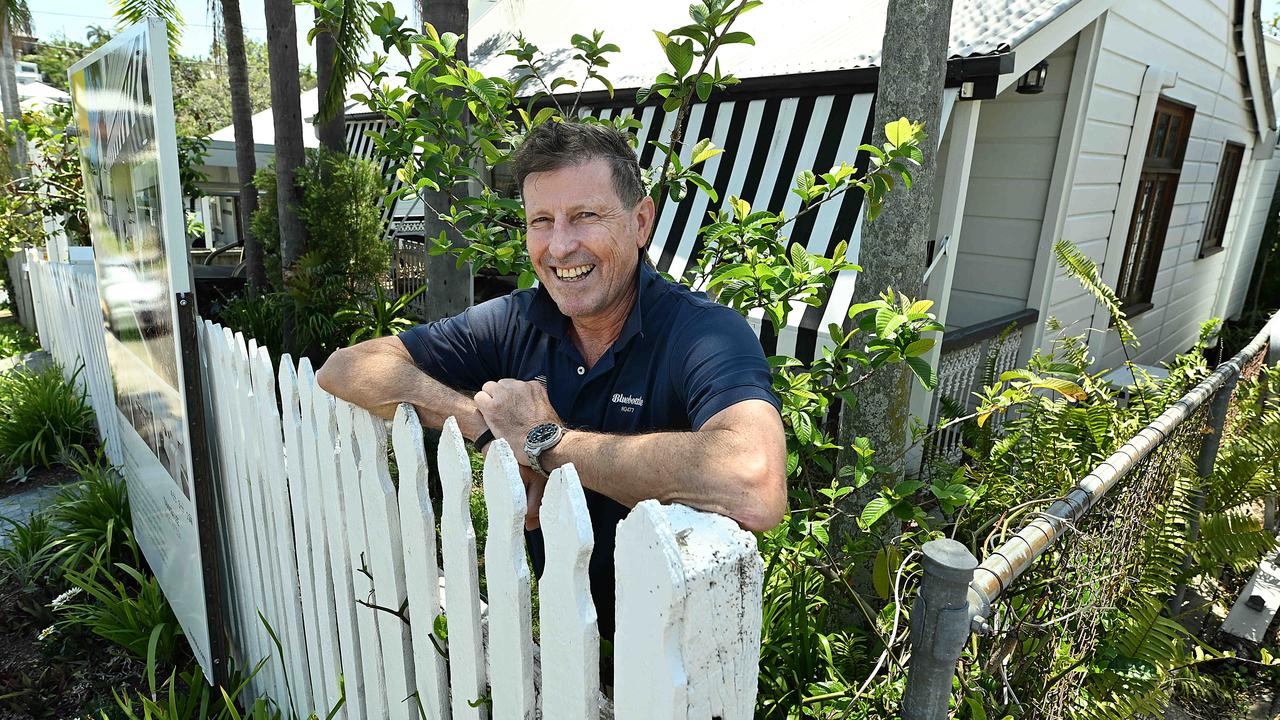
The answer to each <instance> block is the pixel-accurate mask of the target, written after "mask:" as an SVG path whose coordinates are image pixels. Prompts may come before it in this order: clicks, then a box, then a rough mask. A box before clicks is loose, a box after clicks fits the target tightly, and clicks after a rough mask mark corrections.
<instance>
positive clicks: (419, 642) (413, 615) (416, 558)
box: [391, 405, 449, 720]
mask: <svg viewBox="0 0 1280 720" xmlns="http://www.w3.org/2000/svg"><path fill="white" fill-rule="evenodd" d="M391 444H392V447H393V449H394V451H395V458H396V470H397V473H398V476H399V480H400V497H399V503H400V531H401V537H402V538H403V549H404V566H405V592H406V595H407V597H408V600H409V617H410V619H411V621H412V622H411V624H410V628H409V630H410V636H411V638H412V642H413V670H414V680H415V685H416V687H417V702H418V705H419V707H420V709H421V712H422V716H423V717H425V718H426V720H449V703H448V698H449V680H448V670H447V669H446V667H445V658H444V656H443V655H442V654H441V653H440V651H439V650H437V647H438V645H437V644H438V643H439V642H440V641H439V638H436V637H435V636H434V632H435V620H436V617H438V616H439V615H440V567H439V563H438V562H437V561H436V550H437V544H436V528H435V525H436V514H435V511H434V510H433V509H432V507H431V496H430V492H429V490H428V484H427V457H426V451H425V447H424V436H423V432H422V424H421V423H420V422H418V416H417V413H415V412H414V410H413V406H411V405H401V406H400V407H399V408H397V409H396V416H395V420H394V422H393V425H392V431H391Z"/></svg>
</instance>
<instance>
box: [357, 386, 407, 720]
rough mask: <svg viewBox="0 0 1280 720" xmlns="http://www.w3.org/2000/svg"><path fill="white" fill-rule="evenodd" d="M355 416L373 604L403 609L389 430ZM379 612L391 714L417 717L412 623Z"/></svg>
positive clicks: (364, 415) (365, 415)
mask: <svg viewBox="0 0 1280 720" xmlns="http://www.w3.org/2000/svg"><path fill="white" fill-rule="evenodd" d="M352 416H353V420H354V425H355V436H356V443H357V445H358V447H359V449H360V491H361V496H362V498H363V500H364V513H365V528H366V530H367V531H368V537H369V563H370V565H371V567H372V571H373V599H372V604H375V605H378V606H380V607H383V608H386V609H387V610H390V611H392V612H398V611H399V610H400V609H401V607H403V603H404V602H405V587H404V558H403V555H402V551H401V546H400V512H399V508H397V506H396V489H395V486H394V485H392V483H391V472H390V470H389V469H388V467H387V431H386V427H385V426H384V425H383V423H382V421H381V420H379V419H378V418H375V417H374V416H373V415H371V414H370V413H369V412H368V411H366V410H363V409H360V408H355V409H353V410H352ZM376 617H377V621H378V637H379V638H380V639H381V641H382V666H383V669H384V672H385V673H386V682H387V704H388V706H389V707H388V710H389V713H388V717H390V718H393V719H394V720H412V718H414V717H416V715H417V711H416V709H415V708H414V706H413V703H412V701H411V700H410V699H409V695H411V694H412V693H413V684H414V683H413V651H412V649H411V648H410V647H409V626H408V625H406V624H405V623H404V621H403V620H401V619H400V618H399V617H398V616H396V615H393V614H391V612H386V611H382V610H379V611H376Z"/></svg>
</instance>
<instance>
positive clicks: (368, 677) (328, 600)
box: [27, 257, 762, 720]
mask: <svg viewBox="0 0 1280 720" xmlns="http://www.w3.org/2000/svg"><path fill="white" fill-rule="evenodd" d="M27 266H28V268H29V274H30V285H31V288H32V290H31V292H32V304H33V311H34V314H35V316H36V320H37V324H38V328H39V333H40V338H41V342H42V344H43V345H44V346H45V347H46V348H47V349H49V350H50V352H51V354H52V355H53V357H54V358H55V359H56V360H57V361H58V362H59V363H60V364H61V365H62V366H63V368H64V370H65V371H67V374H68V377H71V375H72V372H74V368H76V367H77V366H79V365H81V364H83V366H84V367H83V370H82V371H81V373H80V375H79V376H78V379H77V383H78V384H79V386H80V387H81V388H82V389H84V390H85V392H86V395H87V397H88V398H89V400H90V402H91V403H92V405H93V407H94V409H95V411H96V412H97V413H98V418H99V430H100V432H101V433H102V436H103V441H104V444H105V445H106V446H107V447H108V454H109V455H111V456H112V458H113V460H114V459H117V458H119V457H120V456H119V455H118V454H115V453H116V452H117V450H116V449H113V448H116V447H117V446H116V445H115V444H116V443H117V442H118V438H117V434H116V433H117V430H116V428H115V426H114V423H115V418H116V413H115V411H114V406H115V397H114V387H113V386H112V384H111V373H110V367H109V365H108V363H107V358H106V350H105V344H104V342H103V340H102V336H103V332H102V330H103V319H102V316H101V311H100V309H99V304H98V302H97V289H96V286H95V283H94V279H93V275H92V272H91V270H92V266H88V270H89V271H90V272H88V273H86V268H85V267H72V266H71V265H68V264H66V263H48V262H44V261H42V260H39V259H38V258H35V257H29V258H28V263H27ZM68 309H69V310H70V312H69V313H68ZM68 315H69V316H70V318H71V321H70V322H67V321H66V318H67V317H68ZM197 336H198V340H199V351H200V368H201V370H202V371H203V377H202V383H203V388H204V390H205V402H206V409H207V412H208V417H207V421H206V424H207V432H208V435H209V437H208V442H209V448H210V452H211V453H212V458H211V466H212V470H213V478H212V481H213V488H212V495H213V499H214V505H215V507H214V518H213V522H214V525H215V528H216V531H217V532H216V536H217V545H218V547H217V548H216V549H214V552H215V553H216V555H217V557H218V561H219V567H220V569H221V573H222V576H223V577H222V589H223V594H222V602H223V605H224V607H223V615H224V618H225V622H226V623H227V627H226V628H225V632H226V634H227V636H228V639H229V641H230V644H229V649H230V652H231V654H232V656H233V658H234V660H235V662H236V665H237V667H239V668H240V669H241V670H251V669H252V668H253V667H254V666H255V665H256V664H258V663H259V662H261V661H263V660H264V659H265V662H264V663H263V664H262V667H261V669H260V670H259V671H258V673H257V675H255V676H254V678H253V680H252V681H251V683H250V686H249V689H250V692H251V693H252V694H254V695H258V696H265V697H270V698H272V699H273V701H274V702H275V703H276V704H277V705H279V706H280V707H281V708H282V709H284V710H285V711H286V715H288V714H294V715H296V716H305V715H306V714H308V713H310V712H313V711H314V712H316V713H318V714H319V715H320V716H322V717H323V716H325V715H327V714H328V712H329V710H330V709H332V708H335V707H337V706H338V705H339V703H341V704H342V707H341V709H340V710H338V711H337V713H336V715H335V716H336V717H341V718H361V719H363V718H369V719H370V720H375V719H381V718H396V719H401V720H410V719H411V718H418V717H422V718H426V719H427V720H487V718H489V717H490V716H491V715H492V717H494V718H496V719H497V720H508V719H509V718H510V719H513V720H526V719H531V718H554V719H555V720H598V718H600V717H601V713H602V708H605V707H608V706H609V703H608V701H607V700H606V699H605V698H604V697H603V695H602V694H601V683H600V675H599V659H600V636H599V631H598V626H597V618H596V611H595V606H594V604H593V602H592V598H591V592H590V582H589V579H588V573H587V568H588V564H589V561H590V558H591V553H592V548H593V546H594V537H593V535H592V531H591V519H590V515H589V513H588V511H587V506H586V499H585V495H584V492H583V488H582V484H581V482H580V479H579V476H578V471H577V470H576V469H575V468H574V467H573V466H572V465H566V466H565V467H562V468H559V469H557V470H555V471H554V472H553V473H552V474H551V477H550V479H549V480H548V481H547V486H546V491H545V495H544V497H543V500H542V507H541V525H542V531H543V537H544V542H545V547H546V554H547V563H546V569H545V572H544V573H543V575H542V578H541V580H540V581H539V582H538V593H539V598H540V603H539V612H540V615H539V636H538V637H536V638H535V637H534V634H533V631H532V627H533V618H532V610H531V607H532V592H533V591H532V584H533V583H532V578H531V577H530V571H529V565H528V559H527V556H526V554H525V547H524V532H523V531H524V519H525V515H526V503H527V500H526V495H525V485H524V480H523V479H522V477H521V469H520V466H519V465H518V464H517V462H516V458H515V456H514V454H513V453H512V450H511V448H510V447H509V446H508V445H507V443H506V442H505V441H503V440H498V441H495V442H494V443H493V444H492V446H491V449H490V450H489V452H488V457H487V458H486V461H485V463H484V471H483V483H482V491H483V496H484V504H485V506H486V512H487V516H488V519H489V524H488V528H487V530H488V535H487V542H486V545H485V550H484V563H483V567H484V573H485V580H486V593H485V594H484V596H482V594H481V592H480V583H479V579H480V563H479V562H478V558H477V548H476V534H475V528H474V527H473V526H472V520H471V504H472V503H473V502H474V501H475V498H474V492H475V490H474V488H473V482H472V468H471V462H470V459H469V456H468V453H467V450H466V446H465V443H464V440H463V437H462V434H461V433H460V432H459V429H458V425H457V423H456V422H455V421H454V420H453V419H452V418H450V419H449V420H448V421H446V423H445V426H444V430H443V432H442V434H441V438H440V442H439V447H438V456H437V467H438V468H439V475H440V477H439V482H440V487H441V488H442V494H443V501H442V504H441V507H439V508H435V507H433V506H432V502H431V500H430V496H429V492H428V487H429V486H430V480H431V478H430V477H429V474H428V469H427V457H426V454H425V448H424V437H423V428H422V426H421V424H420V423H419V420H418V417H417V415H416V413H415V412H414V411H413V409H412V408H411V407H410V406H407V405H404V406H401V407H399V408H398V409H397V411H396V414H395V418H394V420H393V421H392V422H391V423H390V425H389V428H390V429H389V430H388V425H387V424H386V423H385V422H384V421H382V420H381V419H379V418H376V417H374V416H373V415H371V414H370V413H368V412H367V411H365V410H363V409H360V408H357V407H355V406H353V405H351V404H349V403H347V402H345V401H342V400H339V399H337V398H334V397H333V396H332V395H330V394H329V393H327V392H325V391H324V390H323V389H321V388H320V387H319V385H318V384H317V383H316V379H315V374H314V372H313V368H312V367H311V364H310V362H309V361H308V360H306V359H305V358H304V359H302V360H301V361H299V362H297V363H295V362H294V360H293V359H292V358H290V357H289V356H288V355H285V356H282V357H281V358H280V360H279V362H278V363H275V364H273V363H272V361H271V357H270V355H269V354H268V352H267V349H266V348H265V347H262V346H259V345H258V344H257V343H256V342H254V341H253V340H246V338H244V337H243V336H242V335H240V334H238V333H233V332H232V331H230V330H229V329H227V328H223V327H221V326H218V325H216V324H214V323H211V322H207V321H201V322H200V323H199V325H198V328H197ZM388 432H390V445H391V448H390V450H391V452H390V454H389V453H388ZM392 459H393V461H394V465H395V468H396V472H395V473H394V474H393V473H392V472H391V470H390V462H389V461H391V460H392ZM615 564H616V567H617V578H618V579H617V590H618V605H617V613H618V617H617V620H618V622H617V627H618V631H617V637H616V638H615V644H614V646H615V651H614V658H615V677H614V688H615V692H614V696H613V708H614V712H615V715H614V716H615V717H617V718H620V719H622V720H627V719H630V718H645V719H653V720H658V719H662V720H676V719H677V718H678V719H679V720H710V719H711V718H713V717H718V718H723V719H724V720H739V719H743V720H745V718H749V717H750V716H751V711H752V707H753V706H754V700H755V678H756V674H757V669H758V668H757V663H758V658H759V643H760V625H759V623H760V590H761V575H762V569H761V563H760V559H759V555H758V554H757V553H756V548H755V540H754V537H753V536H752V535H751V534H750V533H745V532H743V531H741V530H739V529H738V528H737V526H736V525H735V524H734V523H733V522H732V521H730V520H727V519H725V518H722V517H719V516H715V515H710V514H707V513H700V512H696V511H693V510H690V509H688V508H684V507H680V506H662V505H659V504H658V503H656V502H652V501H649V502H644V503H641V504H640V505H639V506H637V507H636V509H635V510H634V511H633V512H632V513H631V515H630V516H629V517H628V518H627V519H626V520H625V521H624V522H623V523H622V525H621V526H620V527H619V530H618V538H617V548H616V553H615ZM442 616H443V617H442ZM441 626H443V627H441ZM277 644H278V645H277ZM535 657H537V658H540V661H541V663H540V667H539V665H538V664H537V663H536V662H535Z"/></svg>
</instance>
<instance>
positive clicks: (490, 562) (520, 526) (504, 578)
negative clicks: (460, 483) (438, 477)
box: [484, 438, 536, 720]
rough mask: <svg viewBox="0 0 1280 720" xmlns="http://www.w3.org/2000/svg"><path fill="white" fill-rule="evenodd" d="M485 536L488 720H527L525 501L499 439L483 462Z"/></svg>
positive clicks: (529, 647) (529, 641)
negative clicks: (490, 702) (490, 711)
mask: <svg viewBox="0 0 1280 720" xmlns="http://www.w3.org/2000/svg"><path fill="white" fill-rule="evenodd" d="M484 500H485V506H486V507H487V508H488V511H489V513H488V514H489V533H488V536H487V540H486V542H485V547H484V569H485V577H486V579H487V581H488V590H489V685H490V687H491V695H492V697H493V715H494V717H498V718H504V719H505V718H512V720H529V719H530V718H532V717H533V716H534V712H535V709H536V702H535V698H534V690H533V627H532V613H531V611H530V608H531V606H532V601H531V598H530V589H529V563H528V560H527V559H526V558H525V547H524V519H525V508H526V507H527V506H528V501H527V499H526V497H525V490H524V482H523V481H522V480H521V479H520V466H519V465H518V464H517V463H516V458H515V456H514V455H513V454H512V453H511V446H510V445H508V444H507V441H506V440H503V439H501V438H499V439H498V440H495V441H494V442H493V444H492V445H490V447H489V453H488V456H487V457H486V458H485V463H484Z"/></svg>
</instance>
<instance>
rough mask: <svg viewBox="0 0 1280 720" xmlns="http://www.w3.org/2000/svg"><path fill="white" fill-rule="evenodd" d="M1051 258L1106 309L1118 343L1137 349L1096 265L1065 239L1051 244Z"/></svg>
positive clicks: (1128, 328) (1130, 329)
mask: <svg viewBox="0 0 1280 720" xmlns="http://www.w3.org/2000/svg"><path fill="white" fill-rule="evenodd" d="M1053 256H1054V257H1055V258H1057V260H1058V265H1060V266H1061V267H1062V269H1063V270H1066V271H1067V274H1068V275H1070V276H1071V277H1072V278H1074V279H1075V280H1076V282H1078V283H1080V285H1081V287H1083V288H1084V289H1085V290H1086V291H1087V292H1088V293H1089V294H1090V295H1092V296H1093V297H1094V299H1095V300H1097V301H1098V302H1099V303H1101V304H1102V306H1103V307H1105V308H1106V309H1107V313H1108V314H1109V315H1110V316H1111V321H1112V322H1113V323H1115V326H1116V332H1118V333H1120V341H1121V342H1123V343H1124V344H1125V345H1129V346H1132V347H1137V346H1138V338H1137V336H1135V335H1134V334H1133V327H1132V326H1131V325H1129V321H1128V320H1127V319H1125V314H1124V311H1122V310H1121V309H1120V299H1119V298H1117V297H1116V293H1115V291H1114V290H1112V289H1111V288H1110V287H1108V286H1107V284H1106V283H1105V282H1103V281H1102V273H1100V272H1099V271H1098V264H1097V263H1096V262H1094V261H1093V260H1092V259H1090V258H1089V256H1088V255H1085V254H1084V253H1083V252H1080V248H1077V247H1076V246H1075V245H1073V244H1072V243H1071V241H1070V240H1066V239H1062V240H1059V241H1057V242H1056V243H1054V244H1053Z"/></svg>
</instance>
